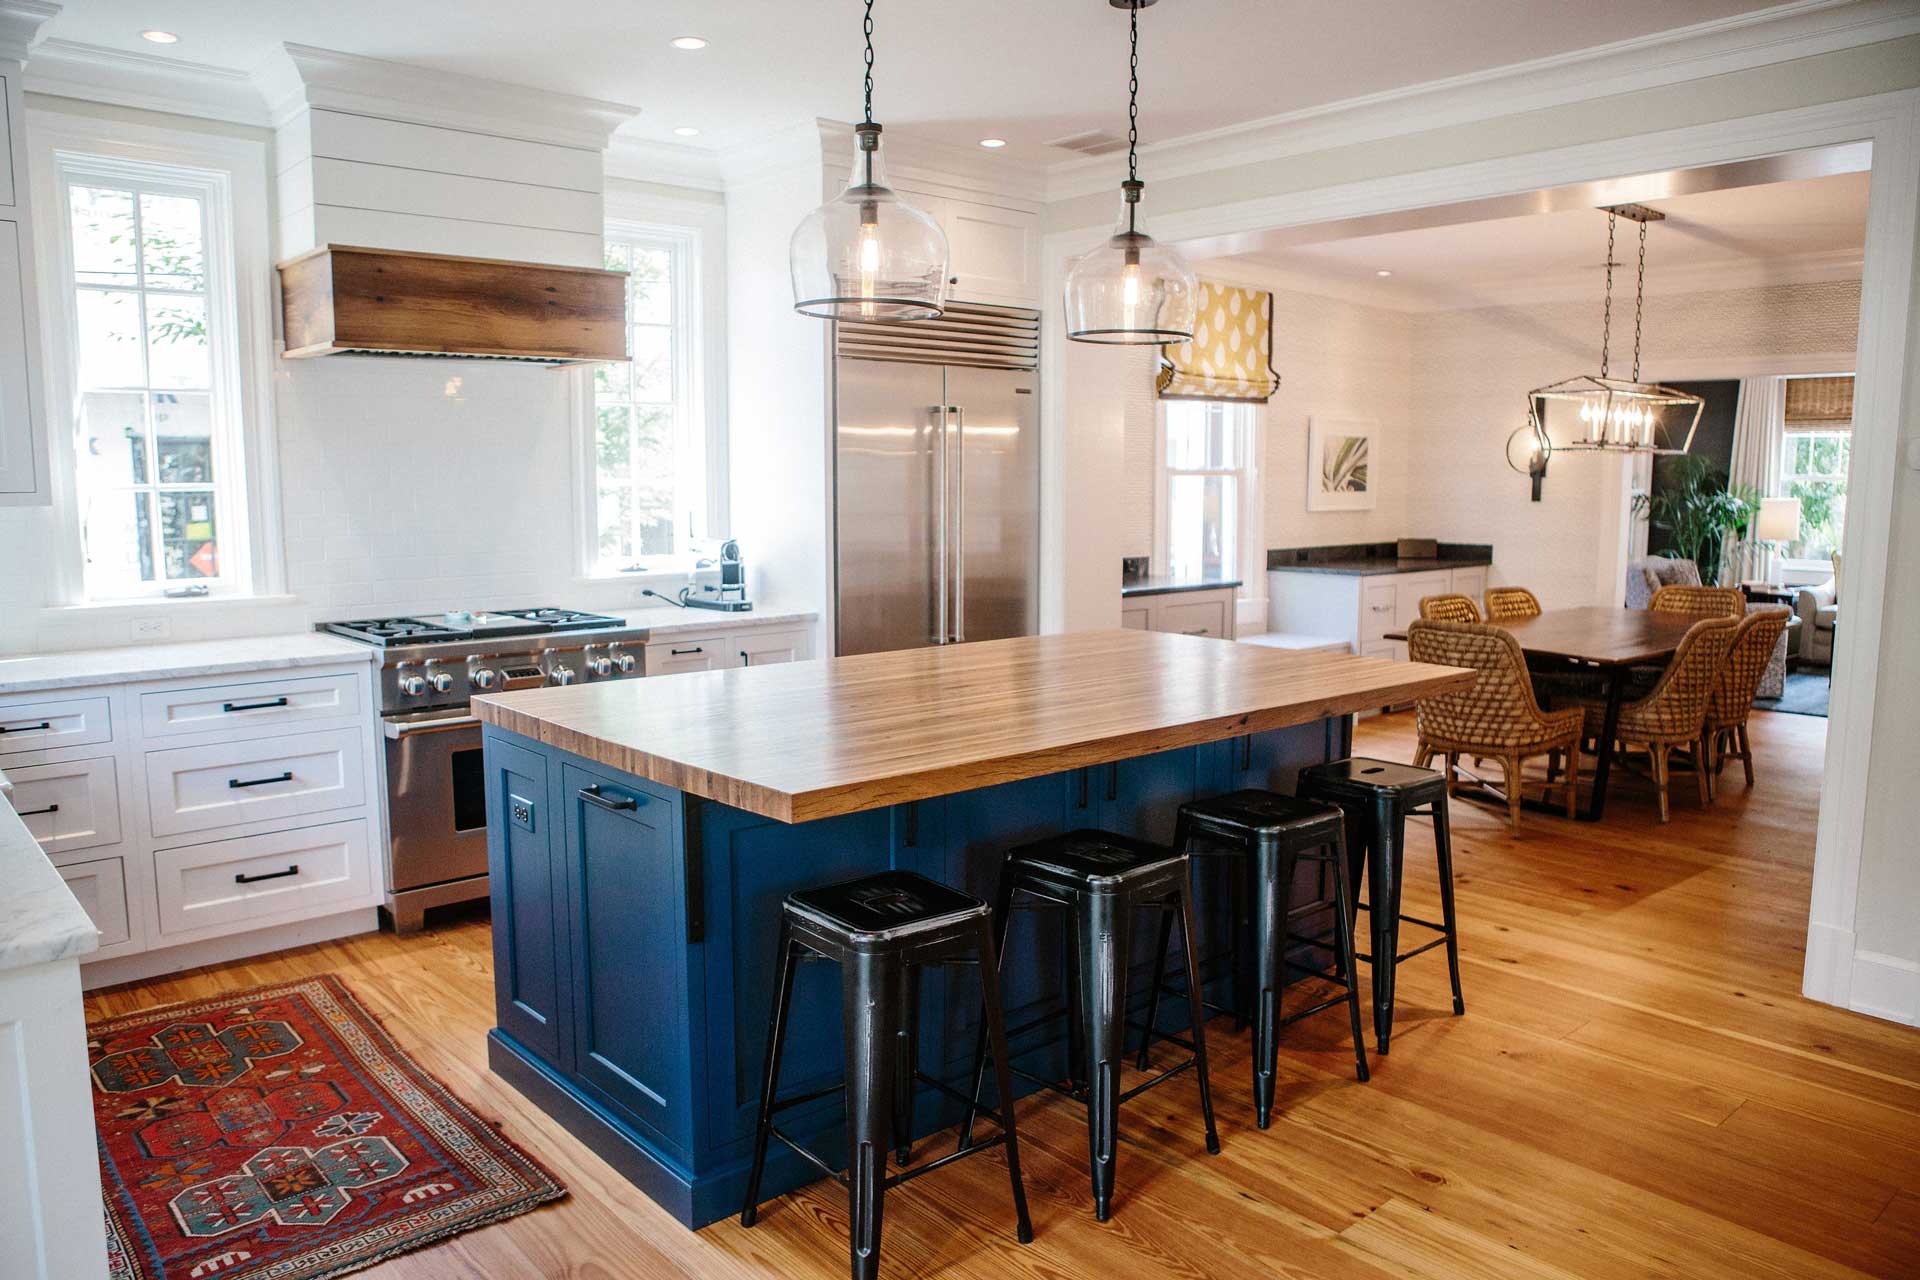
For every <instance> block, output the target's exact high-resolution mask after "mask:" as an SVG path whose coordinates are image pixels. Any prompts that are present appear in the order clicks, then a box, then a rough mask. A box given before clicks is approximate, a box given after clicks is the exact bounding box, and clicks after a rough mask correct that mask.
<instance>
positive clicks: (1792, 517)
mask: <svg viewBox="0 0 1920 1280" xmlns="http://www.w3.org/2000/svg"><path fill="white" fill-rule="evenodd" d="M1748 536H1749V537H1751V538H1752V539H1753V541H1755V542H1759V543H1769V544H1771V545H1772V549H1773V550H1775V551H1778V550H1779V549H1780V544H1781V543H1783V542H1798V541H1799V540H1800V499H1798V498H1762V499H1760V514H1758V515H1756V516H1755V517H1754V518H1753V528H1752V529H1751V530H1750V531H1749V533H1748Z"/></svg>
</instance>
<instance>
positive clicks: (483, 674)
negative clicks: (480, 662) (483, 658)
mask: <svg viewBox="0 0 1920 1280" xmlns="http://www.w3.org/2000/svg"><path fill="white" fill-rule="evenodd" d="M467 679H468V680H470V681H471V682H472V683H473V687H474V688H476V689H491V688H493V686H494V684H495V683H496V682H497V681H498V680H499V679H500V673H499V672H497V671H495V670H494V669H493V668H492V667H475V668H474V669H473V670H472V671H471V672H469V673H468V674H467Z"/></svg>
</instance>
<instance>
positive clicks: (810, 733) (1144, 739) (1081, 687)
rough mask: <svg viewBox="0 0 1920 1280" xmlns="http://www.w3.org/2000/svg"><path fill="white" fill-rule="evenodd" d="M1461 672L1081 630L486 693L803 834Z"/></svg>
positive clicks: (484, 710)
mask: <svg viewBox="0 0 1920 1280" xmlns="http://www.w3.org/2000/svg"><path fill="white" fill-rule="evenodd" d="M1472 682H1473V675H1472V673H1471V672H1469V671H1464V670H1461V669H1459V668H1456V667H1438V666H1426V665H1421V664H1417V663H1407V662H1390V661H1388V660H1386V659H1384V658H1356V657H1350V656H1347V655H1344V654H1297V653H1288V652H1285V651H1281V650H1275V649H1268V648H1262V647H1259V646H1255V645H1242V644H1236V643H1234V642H1232V641H1229V640H1212V639H1208V638H1205V637H1202V636H1180V635H1168V634H1164V633H1161V632H1150V631H1130V630H1128V631H1083V632H1075V633H1072V634H1068V635H1050V636H1027V637H1023V638H1020V639H1014V640H989V641H981V642H978V643H974V644H963V645H952V646H947V647H940V648H927V649H907V650H902V651H899V652H895V653H870V654H862V655H859V656H857V657H850V658H830V659H824V660H821V661H818V662H795V663H785V664H779V665H772V666H764V667H746V668H740V669H734V670H726V671H702V672H693V673H688V674H684V675H673V676H656V677H651V678H648V679H644V680H619V681H610V682H608V683H606V684H584V685H570V686H566V687H560V688H543V689H525V690H521V691H518V692H514V693H494V694H486V695H483V696H478V697H475V698H474V700H473V707H474V710H475V711H476V712H477V713H478V714H479V716H480V718H481V719H482V720H483V721H485V722H487V723H488V724H492V725H497V726H499V727H500V728H502V729H507V730H511V731H512V732H514V733H518V734H522V735H524V736H526V737H529V738H534V739H537V740H538V741H540V742H543V743H545V744H547V745H548V746H552V747H557V748H559V749H560V750H563V751H570V752H572V753H574V754H575V755H579V756H584V757H586V758H587V759H589V760H594V761H597V762H599V763H600V764H603V765H606V766H607V767H609V768H612V769H616V770H619V771H620V772H622V773H629V774H633V775H635V776H637V777H640V778H645V779H647V780H649V781H652V782H656V783H658V784H660V785H661V786H665V787H672V788H674V789H676V790H679V791H684V792H686V793H687V794H689V795H695V796H702V797H705V798H707V799H709V800H717V801H719V802H720V803H722V804H726V805H731V806H733V807H734V808H737V809H745V810H747V811H749V812H752V813H758V814H761V815H763V816H765V817H769V818H774V819H778V820H779V821H782V822H810V821H813V820H814V819H817V818H828V817H833V816H836V815H839V814H845V813H855V812H858V811H860V810H863V809H874V808H879V807H881V806H884V805H893V804H903V803H906V802H908V801H911V800H923V799H926V798H928V797H931V796H940V795H951V794H953V793H955V792H959V791H969V790H972V789H974V788H976V787H984V786H991V785H993V784H995V783H1001V782H1014V781H1018V780H1020V779H1024V778H1033V777H1038V776H1040V775H1042V774H1048V773H1058V772H1061V771H1063V770H1068V769H1076V768H1081V767H1084V766H1088V765H1097V764H1105V763H1108V762H1109V761H1113V760H1122V759H1128V758H1131V757H1134V756H1142V755H1147V754H1150V753H1152V752H1155V751H1165V750H1171V749H1173V748H1176V747H1188V746H1194V745H1197V744H1199V743H1203V742H1215V741H1219V740H1221V739H1224V738H1231V737H1235V736H1237V735H1240V734H1243V733H1259V732H1264V731H1266V730H1269V729H1283V728H1287V727H1289V726H1292V725H1298V724H1307V723H1310V722H1312V721H1316V720H1320V719H1323V718H1325V717H1328V716H1338V715H1345V714H1347V713H1349V712H1354V711H1360V710H1364V709H1366V708H1369V707H1378V706H1382V705H1384V704H1386V703H1391V702H1402V701H1405V700H1407V699H1409V698H1414V697H1419V696H1421V695H1426V694H1433V693H1440V692H1446V691H1450V690H1455V689H1461V688H1466V687H1468V686H1470V685H1471V684H1472Z"/></svg>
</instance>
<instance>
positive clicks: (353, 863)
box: [153, 818, 373, 934]
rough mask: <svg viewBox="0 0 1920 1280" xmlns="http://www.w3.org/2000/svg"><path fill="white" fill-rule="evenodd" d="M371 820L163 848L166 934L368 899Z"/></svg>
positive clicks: (159, 892) (159, 882) (158, 883)
mask: <svg viewBox="0 0 1920 1280" xmlns="http://www.w3.org/2000/svg"><path fill="white" fill-rule="evenodd" d="M367 825H368V824H367V822H366V820H365V819H364V818H362V819H358V820H356V821H353V822H331V823H327V824H325V825H323V826H318V827H300V828H296V829H294V830H291V831H271V832H268V833H266V834H264V835H257V836H245V837H241V838H239V839H234V840H216V841H213V842H211V843H209V844H196V845H187V846H185V847H183V848H178V849H162V850H160V851H158V852H157V853H155V854H154V855H153V860H154V883H155V887H156V899H157V906H158V910H159V925H160V932H161V933H163V934H183V933H196V932H200V931H202V930H206V929H211V928H215V927H219V926H231V925H236V924H244V923H249V922H254V921H261V920H269V919H279V918H284V917H286V916H288V915H293V914H317V913H321V912H323V911H325V910H331V909H334V908H337V907H339V906H341V905H342V904H351V903H353V902H355V901H357V900H358V899H360V898H362V897H364V896H365V894H366V886H367V882H368V880H369V878H370V877H371V875H372V866H373V861H372V854H373V850H372V846H371V844H370V842H369V840H368V836H367Z"/></svg>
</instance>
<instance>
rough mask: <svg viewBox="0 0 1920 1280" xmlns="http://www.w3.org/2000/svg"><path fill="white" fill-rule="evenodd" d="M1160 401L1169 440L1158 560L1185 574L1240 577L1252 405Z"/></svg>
mask: <svg viewBox="0 0 1920 1280" xmlns="http://www.w3.org/2000/svg"><path fill="white" fill-rule="evenodd" d="M1160 403H1161V409H1162V416H1161V422H1162V432H1163V436H1164V441H1165V445H1164V451H1163V453H1162V455H1161V456H1162V461H1163V464H1164V465H1163V466H1162V468H1161V485H1162V489H1161V501H1160V502H1159V503H1158V504H1157V505H1158V510H1159V511H1160V512H1161V521H1160V529H1159V530H1158V534H1159V537H1158V539H1157V541H1158V543H1159V548H1160V554H1159V555H1158V556H1157V557H1156V559H1157V562H1158V563H1157V564H1156V566H1155V567H1156V569H1158V570H1159V571H1161V572H1164V573H1171V574H1175V575H1177V576H1180V577H1199V576H1203V575H1204V576H1208V577H1228V578H1233V577H1238V576H1239V571H1240V539H1241V527H1242V522H1243V520H1244V518H1245V515H1246V511H1245V508H1246V504H1247V502H1248V500H1249V498H1248V493H1249V484H1248V482H1249V478H1250V476H1249V473H1250V470H1251V468H1250V466H1249V458H1250V454H1251V449H1252V440H1253V406H1252V405H1250V404H1241V403H1236V402H1233V401H1221V400H1163V401H1161V402H1160Z"/></svg>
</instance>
